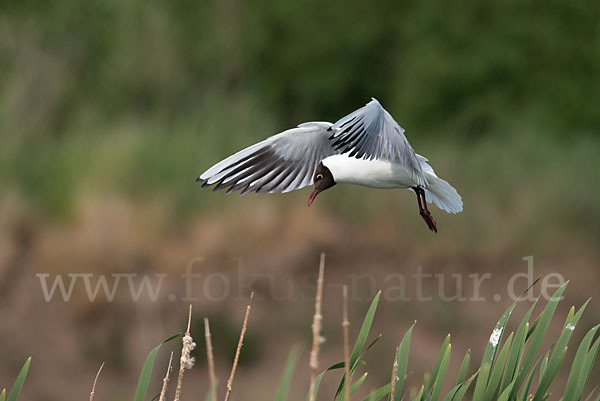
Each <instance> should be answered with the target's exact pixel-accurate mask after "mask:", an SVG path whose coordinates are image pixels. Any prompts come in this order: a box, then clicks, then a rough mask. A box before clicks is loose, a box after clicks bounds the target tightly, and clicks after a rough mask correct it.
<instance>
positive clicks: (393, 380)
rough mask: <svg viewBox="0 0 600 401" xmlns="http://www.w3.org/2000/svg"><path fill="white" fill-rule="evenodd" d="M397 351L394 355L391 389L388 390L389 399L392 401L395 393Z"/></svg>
mask: <svg viewBox="0 0 600 401" xmlns="http://www.w3.org/2000/svg"><path fill="white" fill-rule="evenodd" d="M398 351H399V349H396V354H395V355H394V366H393V368H392V389H391V390H390V401H394V395H395V394H396V382H397V381H398Z"/></svg>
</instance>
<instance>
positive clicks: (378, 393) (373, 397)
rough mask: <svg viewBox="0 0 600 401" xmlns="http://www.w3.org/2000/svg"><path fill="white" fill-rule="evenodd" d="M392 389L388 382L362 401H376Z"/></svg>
mask: <svg viewBox="0 0 600 401" xmlns="http://www.w3.org/2000/svg"><path fill="white" fill-rule="evenodd" d="M391 390H392V383H388V384H386V385H385V386H383V387H379V388H378V389H377V390H375V391H373V392H372V393H371V394H369V395H368V396H367V397H366V398H364V399H363V401H377V400H380V399H382V398H383V397H385V396H386V395H388V394H389V393H390V391H391Z"/></svg>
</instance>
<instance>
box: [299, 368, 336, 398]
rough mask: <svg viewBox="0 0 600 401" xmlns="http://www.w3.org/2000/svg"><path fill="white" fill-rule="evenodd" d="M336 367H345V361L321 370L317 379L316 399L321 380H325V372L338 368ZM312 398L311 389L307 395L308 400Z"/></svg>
mask: <svg viewBox="0 0 600 401" xmlns="http://www.w3.org/2000/svg"><path fill="white" fill-rule="evenodd" d="M336 369H344V362H338V363H336V364H334V365H331V366H330V367H328V368H327V369H325V370H324V371H323V372H321V373H320V374H319V375H318V376H317V377H316V379H315V390H314V393H315V400H316V399H317V394H318V393H319V386H320V385H321V380H323V376H325V373H327V372H329V371H331V370H336ZM309 400H310V389H309V390H308V394H307V395H306V401H309Z"/></svg>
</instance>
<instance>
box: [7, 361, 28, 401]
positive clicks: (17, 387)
mask: <svg viewBox="0 0 600 401" xmlns="http://www.w3.org/2000/svg"><path fill="white" fill-rule="evenodd" d="M30 364H31V357H29V358H27V360H26V361H25V364H24V365H23V367H22V368H21V371H20V372H19V375H18V376H17V380H16V381H15V384H14V385H13V387H12V390H10V394H9V395H8V399H7V401H16V400H17V398H19V394H21V389H22V388H23V383H24V382H25V378H26V377H27V372H29V365H30Z"/></svg>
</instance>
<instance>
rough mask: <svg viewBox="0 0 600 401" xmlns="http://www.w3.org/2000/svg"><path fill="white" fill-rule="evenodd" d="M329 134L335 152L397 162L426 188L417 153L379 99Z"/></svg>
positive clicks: (344, 119) (356, 112) (350, 115)
mask: <svg viewBox="0 0 600 401" xmlns="http://www.w3.org/2000/svg"><path fill="white" fill-rule="evenodd" d="M329 131H330V133H331V136H330V139H331V140H332V145H333V147H334V149H335V150H336V151H338V152H341V153H348V152H350V153H349V155H348V156H350V157H356V158H359V159H360V158H363V159H380V160H389V161H395V162H398V163H400V164H401V165H402V166H404V167H405V168H406V170H407V171H408V172H409V173H410V174H411V176H412V178H413V179H414V180H415V182H416V183H418V185H422V186H425V185H426V184H427V179H426V178H425V175H424V173H423V169H422V168H421V164H420V163H419V160H418V159H417V156H416V154H415V151H414V150H413V148H412V146H410V144H409V143H408V140H407V139H406V137H405V136H404V129H403V128H402V127H401V126H400V125H398V123H397V122H396V121H395V120H394V118H393V117H392V116H391V115H390V113H388V112H387V111H386V110H385V109H384V108H383V106H381V104H380V103H379V102H378V101H377V100H376V99H374V98H373V99H372V100H371V101H370V102H369V103H367V104H366V105H365V106H364V107H362V108H360V109H358V110H356V111H354V112H352V113H350V114H348V115H347V116H346V117H343V118H341V119H340V120H338V121H337V122H336V123H335V124H333V125H332V126H331V127H330V128H329Z"/></svg>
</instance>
